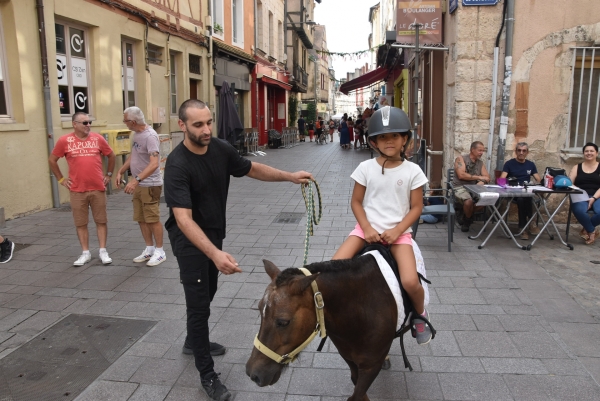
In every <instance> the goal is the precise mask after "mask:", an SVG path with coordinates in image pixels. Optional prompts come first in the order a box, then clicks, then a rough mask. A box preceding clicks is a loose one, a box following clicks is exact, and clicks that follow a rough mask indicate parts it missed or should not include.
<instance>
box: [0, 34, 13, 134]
mask: <svg viewBox="0 0 600 401" xmlns="http://www.w3.org/2000/svg"><path fill="white" fill-rule="evenodd" d="M10 114H11V113H10V101H9V91H8V74H7V70H6V48H5V47H4V30H3V27H2V25H1V24H0V119H9V118H10ZM7 122H8V121H7Z"/></svg>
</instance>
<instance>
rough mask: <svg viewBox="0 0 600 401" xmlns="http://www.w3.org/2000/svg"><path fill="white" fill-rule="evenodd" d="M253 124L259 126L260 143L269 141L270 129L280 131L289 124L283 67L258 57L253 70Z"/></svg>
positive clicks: (287, 86)
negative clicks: (268, 133)
mask: <svg viewBox="0 0 600 401" xmlns="http://www.w3.org/2000/svg"><path fill="white" fill-rule="evenodd" d="M252 80H253V84H252V126H253V127H258V132H259V137H258V143H259V145H264V144H266V143H267V142H268V141H269V138H268V135H267V132H268V130H270V129H274V130H277V131H279V132H280V133H281V132H282V130H283V127H286V126H287V118H288V113H287V111H288V110H287V102H288V92H289V91H290V90H291V89H292V85H290V84H288V78H287V73H285V72H284V71H283V69H281V68H279V67H277V66H275V65H272V64H270V63H268V62H265V61H264V60H261V59H258V60H257V64H256V68H254V71H253V72H252Z"/></svg>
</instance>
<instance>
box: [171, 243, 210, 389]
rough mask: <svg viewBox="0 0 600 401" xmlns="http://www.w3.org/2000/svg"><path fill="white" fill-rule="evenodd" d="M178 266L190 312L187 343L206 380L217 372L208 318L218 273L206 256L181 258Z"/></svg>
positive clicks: (186, 303) (197, 366)
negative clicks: (211, 354)
mask: <svg viewBox="0 0 600 401" xmlns="http://www.w3.org/2000/svg"><path fill="white" fill-rule="evenodd" d="M220 245H221V244H219V246H218V248H219V249H221V246H220ZM177 263H178V264H179V272H180V278H181V283H182V284H183V292H184V293H185V306H186V310H187V338H186V340H185V341H186V343H187V344H188V345H189V346H191V347H192V350H193V351H194V362H195V364H196V369H198V372H200V377H201V378H202V379H204V378H206V377H207V376H208V375H209V374H211V373H213V372H214V361H213V359H212V357H211V356H210V341H209V336H208V318H209V317H210V303H211V302H212V300H213V298H214V296H215V294H216V292H217V282H218V277H219V270H218V269H217V267H216V266H215V264H214V263H213V261H212V260H210V259H208V258H207V257H206V256H205V255H201V256H200V255H194V256H178V257H177Z"/></svg>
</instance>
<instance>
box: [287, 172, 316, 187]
mask: <svg viewBox="0 0 600 401" xmlns="http://www.w3.org/2000/svg"><path fill="white" fill-rule="evenodd" d="M312 180H314V177H313V176H312V174H311V173H307V172H306V171H296V172H295V173H292V182H293V183H294V184H307V183H308V182H309V181H312Z"/></svg>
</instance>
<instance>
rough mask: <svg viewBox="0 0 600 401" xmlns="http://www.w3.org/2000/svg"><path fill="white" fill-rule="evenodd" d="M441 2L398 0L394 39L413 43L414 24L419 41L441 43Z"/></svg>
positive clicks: (434, 0) (399, 41)
mask: <svg viewBox="0 0 600 401" xmlns="http://www.w3.org/2000/svg"><path fill="white" fill-rule="evenodd" d="M441 3H442V2H441V1H439V0H429V1H428V0H409V1H407V0H398V3H397V4H398V8H397V19H396V21H397V23H396V29H397V31H396V41H397V42H398V43H415V26H416V24H420V25H421V26H420V27H419V43H422V44H437V43H442V4H441Z"/></svg>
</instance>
